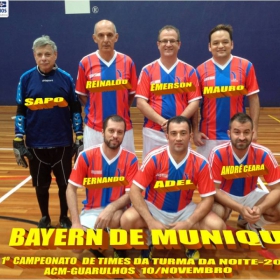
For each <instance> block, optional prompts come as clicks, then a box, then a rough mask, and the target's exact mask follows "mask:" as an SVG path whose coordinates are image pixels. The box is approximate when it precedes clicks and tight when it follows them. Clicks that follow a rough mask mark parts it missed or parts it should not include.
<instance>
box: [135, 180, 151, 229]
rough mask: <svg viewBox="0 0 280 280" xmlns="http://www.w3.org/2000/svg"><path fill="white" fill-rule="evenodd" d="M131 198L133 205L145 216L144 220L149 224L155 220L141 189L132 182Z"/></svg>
mask: <svg viewBox="0 0 280 280" xmlns="http://www.w3.org/2000/svg"><path fill="white" fill-rule="evenodd" d="M130 200H131V202H132V205H133V207H134V208H135V209H136V211H137V212H138V213H139V215H140V216H141V217H142V218H143V220H144V221H145V222H146V224H147V225H148V224H149V223H150V222H151V221H152V220H153V217H152V215H151V213H150V211H149V209H148V206H147V204H146V202H145V200H144V198H143V196H142V193H141V189H140V188H139V187H137V186H136V185H134V184H132V186H131V190H130Z"/></svg>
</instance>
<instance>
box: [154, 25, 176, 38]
mask: <svg viewBox="0 0 280 280" xmlns="http://www.w3.org/2000/svg"><path fill="white" fill-rule="evenodd" d="M170 29H173V30H174V31H175V32H176V33H177V36H178V41H180V31H179V29H178V28H177V27H175V26H173V25H165V26H163V27H162V28H161V29H160V30H159V32H158V41H159V40H160V38H159V37H160V33H161V32H162V31H163V30H170Z"/></svg>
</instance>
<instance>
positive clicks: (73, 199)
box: [66, 183, 80, 224]
mask: <svg viewBox="0 0 280 280" xmlns="http://www.w3.org/2000/svg"><path fill="white" fill-rule="evenodd" d="M66 197H67V204H68V209H69V212H70V215H71V219H72V223H73V224H80V217H79V211H78V200H77V188H76V187H75V186H73V185H72V184H70V183H69V184H68V186H67V190H66Z"/></svg>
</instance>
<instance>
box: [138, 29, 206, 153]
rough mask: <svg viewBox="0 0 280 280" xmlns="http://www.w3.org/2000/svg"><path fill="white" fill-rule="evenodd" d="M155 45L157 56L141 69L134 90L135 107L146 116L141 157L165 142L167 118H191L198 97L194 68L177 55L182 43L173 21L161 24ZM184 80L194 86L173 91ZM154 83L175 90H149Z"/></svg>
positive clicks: (196, 107)
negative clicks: (177, 91)
mask: <svg viewBox="0 0 280 280" xmlns="http://www.w3.org/2000/svg"><path fill="white" fill-rule="evenodd" d="M157 46H158V49H159V52H160V58H159V59H157V60H155V61H153V62H152V63H150V64H148V65H146V66H145V67H144V68H143V69H142V72H141V74H140V77H139V81H138V86H137V90H136V97H138V98H137V108H138V109H139V110H140V111H141V112H142V114H143V115H144V117H145V118H144V127H143V158H144V157H145V156H146V155H147V153H148V152H150V151H151V150H152V149H154V148H156V147H160V146H162V145H166V144H167V139H166V137H165V133H166V124H167V121H168V119H170V118H172V117H174V116H178V115H182V116H185V117H187V118H191V117H192V116H193V114H194V113H195V112H196V111H197V110H198V106H199V99H200V98H201V94H200V90H199V84H198V79H197V75H196V71H195V69H194V68H193V67H192V66H190V65H189V64H187V63H185V62H183V61H181V60H179V59H178V57H177V55H178V51H179V49H180V47H181V41H180V32H179V30H178V29H177V28H176V27H174V26H172V25H166V26H164V27H163V28H162V29H160V30H159V33H158V41H157ZM183 83H192V86H193V90H192V91H191V92H183V93H176V91H175V88H176V87H178V86H180V85H181V84H183ZM157 84H163V86H164V84H168V85H169V87H172V88H174V90H173V91H171V94H166V95H157V94H156V92H155V91H153V90H152V89H153V88H155V87H156V85H157Z"/></svg>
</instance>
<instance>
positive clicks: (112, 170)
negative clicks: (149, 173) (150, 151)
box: [69, 144, 138, 210]
mask: <svg viewBox="0 0 280 280" xmlns="http://www.w3.org/2000/svg"><path fill="white" fill-rule="evenodd" d="M137 170H138V160H137V157H136V155H135V154H134V153H132V152H129V151H127V150H125V149H123V148H121V149H120V151H119V153H118V154H117V155H116V157H114V158H113V159H111V160H109V159H108V158H107V157H106V155H105V154H104V152H103V150H102V144H100V145H97V146H93V147H91V148H89V149H86V150H84V151H83V152H81V153H80V155H79V157H78V158H77V161H76V163H75V165H74V168H73V170H72V172H71V175H70V178H69V183H71V184H72V185H74V186H77V187H82V186H83V180H84V178H94V177H103V178H104V177H125V179H127V181H128V182H129V184H128V185H127V186H125V187H123V186H122V187H109V188H96V189H93V188H90V189H89V188H86V200H84V201H83V204H84V209H85V210H89V209H93V208H98V207H106V206H107V205H108V204H110V203H111V202H113V201H115V200H117V199H119V198H120V197H121V196H122V195H123V194H125V191H129V189H130V186H131V182H132V179H133V178H134V176H135V174H136V172H137Z"/></svg>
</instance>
